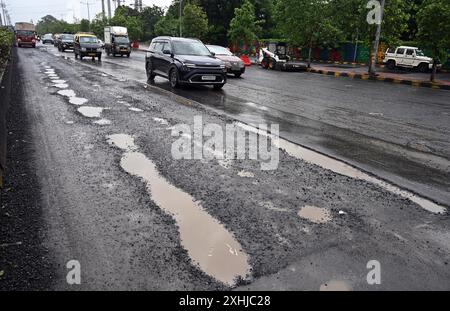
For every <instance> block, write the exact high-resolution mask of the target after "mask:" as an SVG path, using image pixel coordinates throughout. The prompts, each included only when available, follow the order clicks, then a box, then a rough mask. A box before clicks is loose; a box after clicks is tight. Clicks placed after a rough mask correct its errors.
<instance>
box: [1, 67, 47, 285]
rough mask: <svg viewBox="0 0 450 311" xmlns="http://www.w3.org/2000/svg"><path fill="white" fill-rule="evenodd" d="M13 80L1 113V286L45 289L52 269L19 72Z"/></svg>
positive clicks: (16, 69) (15, 69)
mask: <svg viewBox="0 0 450 311" xmlns="http://www.w3.org/2000/svg"><path fill="white" fill-rule="evenodd" d="M14 71H15V72H16V73H17V72H18V68H17V67H16V68H14ZM12 84H13V89H12V92H11V106H10V109H9V111H8V113H7V117H6V118H7V121H6V122H7V133H8V147H7V162H6V163H7V167H6V171H5V184H4V189H3V190H2V193H1V195H0V197H1V199H0V202H1V204H0V290H2V291H5V290H41V289H48V288H49V287H50V283H51V280H52V279H54V270H53V269H52V264H51V261H49V258H48V250H46V249H45V248H44V247H43V245H42V242H43V231H42V230H43V226H42V224H43V219H42V204H41V200H40V189H39V183H38V176H37V175H36V170H35V168H34V167H33V166H34V164H33V163H34V160H33V153H34V150H33V145H32V143H31V137H32V133H31V129H30V127H29V122H28V117H27V113H26V111H25V105H24V99H23V97H22V94H24V90H23V89H22V83H21V81H20V75H18V74H15V75H14V78H13V81H12Z"/></svg>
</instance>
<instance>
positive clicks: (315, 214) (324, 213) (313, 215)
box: [298, 205, 331, 224]
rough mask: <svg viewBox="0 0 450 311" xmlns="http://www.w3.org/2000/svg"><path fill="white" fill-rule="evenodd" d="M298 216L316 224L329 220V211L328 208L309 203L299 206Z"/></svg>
mask: <svg viewBox="0 0 450 311" xmlns="http://www.w3.org/2000/svg"><path fill="white" fill-rule="evenodd" d="M298 216H300V217H301V218H303V219H307V220H309V221H311V222H313V223H316V224H323V223H327V222H329V221H330V220H331V213H330V211H329V210H328V209H326V208H321V207H317V206H311V205H306V206H303V207H302V208H300V210H299V211H298Z"/></svg>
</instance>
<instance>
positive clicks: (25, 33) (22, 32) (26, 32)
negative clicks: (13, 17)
mask: <svg viewBox="0 0 450 311" xmlns="http://www.w3.org/2000/svg"><path fill="white" fill-rule="evenodd" d="M16 34H17V35H19V36H33V35H34V32H33V31H31V30H17V31H16Z"/></svg>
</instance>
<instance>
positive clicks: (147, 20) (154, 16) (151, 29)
mask: <svg viewBox="0 0 450 311" xmlns="http://www.w3.org/2000/svg"><path fill="white" fill-rule="evenodd" d="M163 17H164V10H163V9H162V8H160V7H159V6H156V5H154V6H152V7H146V8H144V10H142V12H141V14H140V16H139V19H140V20H141V22H142V26H143V29H142V30H143V40H150V39H152V38H153V37H155V36H156V33H155V25H156V23H158V22H159V21H160V20H161V19H162V18H163Z"/></svg>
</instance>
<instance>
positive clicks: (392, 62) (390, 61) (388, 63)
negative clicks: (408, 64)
mask: <svg viewBox="0 0 450 311" xmlns="http://www.w3.org/2000/svg"><path fill="white" fill-rule="evenodd" d="M387 67H388V69H390V70H394V69H395V62H394V61H393V60H389V61H388V62H387Z"/></svg>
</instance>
